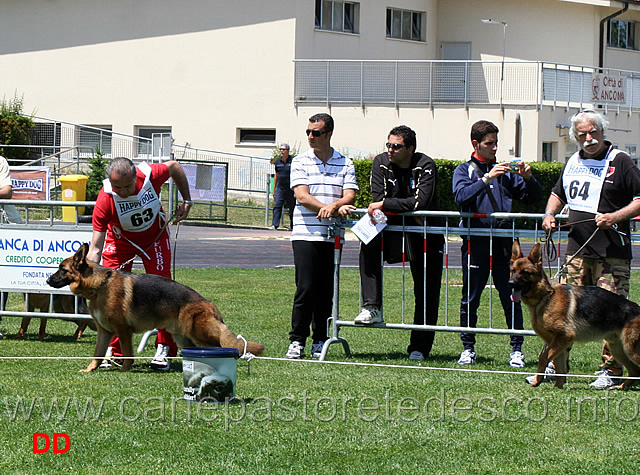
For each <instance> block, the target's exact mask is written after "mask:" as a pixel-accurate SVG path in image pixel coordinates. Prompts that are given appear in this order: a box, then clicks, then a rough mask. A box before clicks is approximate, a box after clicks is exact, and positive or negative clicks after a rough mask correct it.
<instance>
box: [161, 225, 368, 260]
mask: <svg viewBox="0 0 640 475" xmlns="http://www.w3.org/2000/svg"><path fill="white" fill-rule="evenodd" d="M170 231H171V246H172V247H173V249H174V250H175V253H176V255H175V266H176V267H177V268H185V267H187V268H202V267H227V268H228V267H241V268H247V269H255V268H275V267H282V266H293V252H292V250H291V241H290V240H289V238H290V236H291V232H290V231H286V230H277V231H274V230H271V229H256V228H237V227H226V226H189V225H181V226H180V227H179V228H178V229H177V240H176V226H171V227H170ZM358 247H359V244H358V242H357V241H353V239H351V238H350V239H349V240H348V241H347V242H346V243H345V245H344V248H343V256H342V263H343V265H345V266H355V265H357V264H358Z"/></svg>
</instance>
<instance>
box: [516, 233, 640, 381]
mask: <svg viewBox="0 0 640 475" xmlns="http://www.w3.org/2000/svg"><path fill="white" fill-rule="evenodd" d="M509 285H510V286H511V288H512V290H513V293H512V299H513V301H514V302H519V301H520V299H522V302H524V303H525V304H526V305H527V307H528V308H529V312H530V313H531V325H532V327H533V330H534V331H535V332H536V334H537V335H538V336H539V337H540V338H542V339H543V340H544V342H545V343H546V346H545V348H544V349H543V351H542V353H540V357H539V359H538V371H537V372H538V373H541V374H544V370H545V368H546V367H547V364H548V363H549V361H553V362H554V364H555V366H556V370H557V371H558V373H561V374H566V373H567V371H568V353H567V351H568V350H569V349H571V346H572V345H573V342H574V341H593V340H602V339H604V340H606V341H607V343H608V344H609V349H610V350H611V354H612V355H613V356H614V358H615V359H616V361H618V362H619V363H620V364H622V365H623V366H624V367H625V368H627V371H628V373H629V376H632V377H637V376H640V366H639V365H640V306H638V305H637V304H635V303H633V302H631V301H630V300H627V299H626V298H624V297H622V296H621V295H618V294H615V293H613V292H609V291H608V290H605V289H601V288H600V287H593V286H585V287H580V286H574V285H568V284H554V285H552V284H551V282H550V281H549V279H548V277H547V276H546V274H545V273H544V269H543V266H542V250H541V246H540V243H537V244H536V245H535V246H534V247H533V249H532V250H531V253H530V254H529V257H524V256H523V255H522V250H521V249H520V244H519V243H518V242H517V241H515V242H514V243H513V248H512V253H511V278H510V280H509ZM541 374H538V375H536V379H535V381H534V382H533V384H532V386H537V385H539V384H540V383H541V382H542V378H543V377H542V376H541ZM565 381H566V377H565V376H557V377H556V387H558V388H562V386H563V385H564V383H565ZM635 383H636V381H635V380H631V379H626V380H625V381H624V382H623V383H622V384H621V385H619V386H616V387H614V388H612V389H627V388H629V387H630V386H632V385H633V384H635Z"/></svg>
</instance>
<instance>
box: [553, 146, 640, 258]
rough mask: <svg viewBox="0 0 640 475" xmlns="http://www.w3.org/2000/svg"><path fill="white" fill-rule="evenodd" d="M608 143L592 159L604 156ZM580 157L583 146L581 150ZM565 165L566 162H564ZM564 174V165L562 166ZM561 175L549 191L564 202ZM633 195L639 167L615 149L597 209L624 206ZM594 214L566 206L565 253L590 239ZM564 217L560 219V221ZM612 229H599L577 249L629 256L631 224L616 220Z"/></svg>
mask: <svg viewBox="0 0 640 475" xmlns="http://www.w3.org/2000/svg"><path fill="white" fill-rule="evenodd" d="M605 144H606V145H607V147H606V148H605V149H604V150H603V151H602V153H601V154H600V155H598V156H597V157H595V160H604V159H605V158H606V156H607V153H608V152H609V148H610V147H611V143H610V142H607V141H605ZM580 156H581V157H582V156H583V155H582V150H581V151H580ZM565 167H566V164H565ZM562 174H564V167H563V168H562ZM562 184H563V183H562V175H561V176H560V178H559V179H558V181H557V183H556V184H555V186H554V187H553V190H552V194H554V195H555V196H557V197H558V198H559V199H560V200H561V201H562V202H563V203H567V197H566V195H565V190H564V187H563V186H562ZM634 199H640V170H639V169H638V168H637V167H636V165H635V163H634V162H633V160H631V157H629V155H627V154H626V153H623V152H620V153H618V154H617V155H616V156H615V158H614V159H613V160H611V163H610V164H609V170H608V171H607V173H606V177H605V179H604V183H603V184H602V191H601V193H600V201H599V202H598V212H599V213H612V212H614V211H617V210H619V209H621V208H624V207H625V206H627V205H628V204H629V203H631V201H633V200H634ZM594 218H595V216H594V215H593V214H592V213H588V212H584V211H576V210H569V220H568V223H570V224H571V227H570V230H569V242H568V245H567V254H568V255H573V254H575V253H576V252H577V251H578V250H579V249H580V247H581V246H582V245H584V243H585V242H587V241H588V240H589V238H590V237H591V235H592V234H593V233H594V231H595V230H596V227H597V226H596V223H595V220H594ZM563 223H564V221H560V222H559V224H560V225H562V224H563ZM617 231H618V232H616V230H615V229H608V230H606V231H605V230H602V229H600V230H598V232H596V233H595V235H594V236H593V238H592V239H591V240H590V241H589V243H588V244H587V245H586V246H585V247H584V249H582V250H581V251H580V253H579V255H580V256H583V257H593V258H599V257H617V258H620V259H631V258H632V254H631V243H630V240H629V237H630V234H629V233H630V226H629V222H628V221H623V222H620V223H618V224H617Z"/></svg>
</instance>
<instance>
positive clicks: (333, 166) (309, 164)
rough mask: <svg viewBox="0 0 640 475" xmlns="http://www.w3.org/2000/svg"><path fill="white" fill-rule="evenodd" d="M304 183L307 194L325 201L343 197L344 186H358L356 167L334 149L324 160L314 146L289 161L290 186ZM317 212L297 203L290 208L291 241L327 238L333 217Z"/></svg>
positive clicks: (354, 188) (347, 188)
mask: <svg viewBox="0 0 640 475" xmlns="http://www.w3.org/2000/svg"><path fill="white" fill-rule="evenodd" d="M298 185H307V186H308V187H309V194H310V195H311V196H313V197H314V198H316V199H317V200H318V201H321V202H322V203H324V204H330V203H333V202H334V201H337V200H339V199H340V198H342V194H343V191H344V190H349V189H351V190H357V189H358V184H357V183H356V171H355V167H354V166H353V162H352V161H351V159H350V158H346V157H344V156H343V155H342V154H340V153H338V152H336V151H335V150H333V155H332V156H331V158H330V159H329V160H327V162H326V163H324V162H322V161H321V160H320V159H319V158H318V157H316V155H315V153H314V152H313V149H309V150H307V151H306V152H305V153H302V154H300V155H297V156H296V157H294V158H293V160H292V162H291V188H295V187H296V186H298ZM316 215H317V213H316V212H315V211H311V210H310V209H308V208H305V207H304V206H302V205H301V204H300V203H296V207H295V209H294V211H293V231H292V232H291V240H292V241H324V242H331V239H330V238H329V231H328V228H329V225H330V224H332V223H333V222H334V221H335V219H334V218H329V219H327V218H322V219H321V220H319V219H318V218H316Z"/></svg>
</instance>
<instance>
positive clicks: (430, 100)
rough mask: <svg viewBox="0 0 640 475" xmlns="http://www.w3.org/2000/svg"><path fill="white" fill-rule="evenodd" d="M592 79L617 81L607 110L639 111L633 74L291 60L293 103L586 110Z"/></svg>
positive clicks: (638, 82) (532, 65)
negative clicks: (619, 87)
mask: <svg viewBox="0 0 640 475" xmlns="http://www.w3.org/2000/svg"><path fill="white" fill-rule="evenodd" d="M594 73H601V74H602V73H604V74H608V75H612V76H616V77H619V78H620V79H622V81H623V83H624V92H625V94H624V95H625V100H624V102H621V103H615V104H614V103H609V104H605V105H606V106H607V107H609V108H611V107H614V108H617V109H619V110H626V111H628V112H629V113H631V112H638V111H640V72H638V71H625V70H614V69H604V70H598V68H594V67H589V66H576V65H569V64H559V63H546V62H540V61H505V62H502V61H375V60H367V61H354V60H295V86H294V102H295V104H296V105H303V104H326V105H337V104H357V105H360V106H361V107H364V106H365V105H367V104H370V105H375V104H389V105H394V106H395V107H399V106H401V105H405V104H406V105H409V104H419V105H420V104H421V105H425V106H430V107H433V106H436V105H455V104H459V105H463V106H464V107H469V106H472V105H496V106H501V107H502V106H505V105H507V106H535V107H538V108H540V107H542V106H543V105H549V106H552V107H555V106H565V107H569V106H570V105H571V106H577V107H585V106H591V105H593V104H594V102H593V99H592V78H593V74H594Z"/></svg>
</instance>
